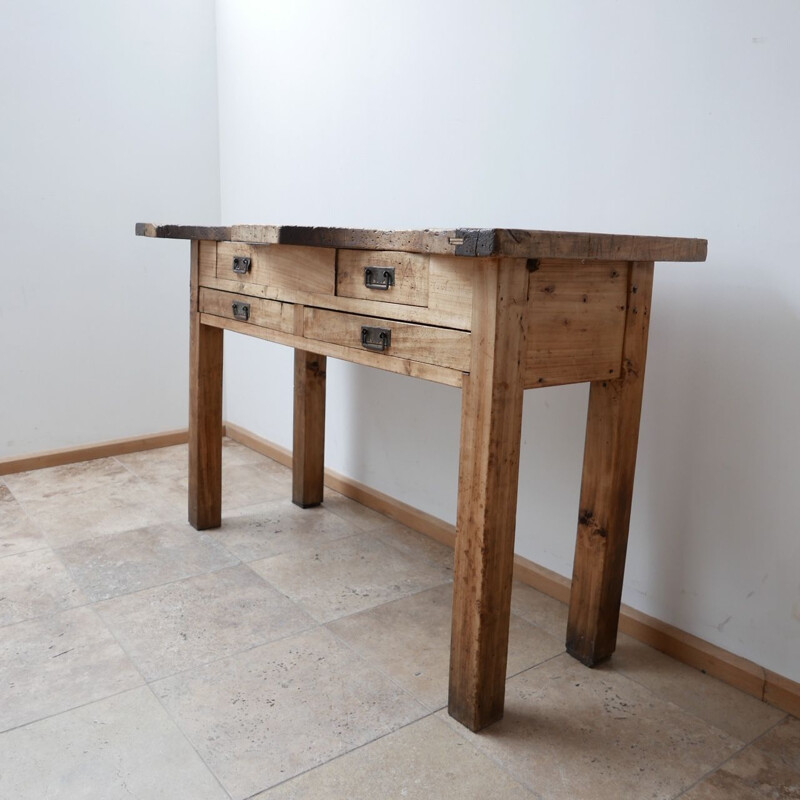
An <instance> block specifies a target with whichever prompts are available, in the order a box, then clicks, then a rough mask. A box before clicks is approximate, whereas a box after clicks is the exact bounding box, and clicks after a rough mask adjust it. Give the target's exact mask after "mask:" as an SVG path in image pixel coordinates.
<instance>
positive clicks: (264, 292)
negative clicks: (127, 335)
mask: <svg viewBox="0 0 800 800" xmlns="http://www.w3.org/2000/svg"><path fill="white" fill-rule="evenodd" d="M434 261H438V262H439V264H438V265H437V267H436V269H434V266H433V264H434ZM465 262H466V263H465ZM476 263H477V259H466V258H444V257H439V258H436V259H434V258H433V257H432V258H431V268H430V288H429V297H430V305H429V306H428V307H427V308H426V307H425V306H407V305H402V304H400V303H387V302H381V301H379V300H359V299H357V298H352V297H338V296H336V295H325V294H311V293H310V292H304V291H300V290H297V291H294V292H287V291H285V290H281V289H276V288H275V287H270V286H262V285H260V284H257V283H243V282H242V281H235V280H228V279H225V278H214V277H209V278H207V279H205V280H204V281H203V286H206V287H208V288H210V289H217V290H219V291H222V292H232V293H234V294H243V295H247V296H249V297H264V298H267V299H272V300H279V301H282V302H284V301H285V302H293V303H299V304H302V305H308V306H315V307H317V308H327V309H330V310H332V311H344V312H346V313H349V314H366V315H368V316H378V317H383V318H385V319H396V320H401V321H403V322H415V323H419V324H421V325H437V326H440V327H443V328H455V329H457V330H465V331H468V330H469V326H470V321H471V319H472V269H473V266H474V265H475V264H476Z"/></svg>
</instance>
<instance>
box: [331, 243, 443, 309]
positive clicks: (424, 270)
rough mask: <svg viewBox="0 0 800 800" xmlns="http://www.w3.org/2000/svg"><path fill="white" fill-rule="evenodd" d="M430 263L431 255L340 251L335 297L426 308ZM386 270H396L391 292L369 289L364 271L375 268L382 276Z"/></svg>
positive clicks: (386, 251)
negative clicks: (381, 271)
mask: <svg viewBox="0 0 800 800" xmlns="http://www.w3.org/2000/svg"><path fill="white" fill-rule="evenodd" d="M428 262H429V257H428V256H423V255H419V254H417V253H402V252H396V251H390V250H383V251H377V252H375V251H368V250H339V251H338V253H337V261H336V294H337V295H339V296H340V297H355V298H358V299H360V300H374V301H378V302H385V303H400V304H402V305H409V306H427V305H428ZM384 267H391V268H392V269H394V270H395V274H394V280H395V282H394V285H393V286H390V287H389V288H388V289H370V288H368V287H367V286H366V285H365V281H364V270H365V269H367V268H373V269H374V270H375V271H376V272H377V273H380V270H381V269H382V268H384Z"/></svg>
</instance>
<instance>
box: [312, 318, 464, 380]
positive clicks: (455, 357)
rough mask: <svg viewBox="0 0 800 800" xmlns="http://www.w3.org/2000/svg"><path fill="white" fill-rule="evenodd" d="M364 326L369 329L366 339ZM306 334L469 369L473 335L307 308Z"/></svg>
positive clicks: (404, 356)
mask: <svg viewBox="0 0 800 800" xmlns="http://www.w3.org/2000/svg"><path fill="white" fill-rule="evenodd" d="M364 329H367V333H366V337H367V341H366V342H365V341H364V337H365V333H364ZM381 333H385V334H387V335H386V336H381ZM303 336H304V337H305V338H306V339H314V340H317V341H321V342H330V343H331V344H338V345H342V346H344V347H352V348H355V349H358V350H372V351H378V352H381V353H382V355H383V356H385V357H386V358H402V359H406V360H408V361H420V362H423V363H426V364H436V365H437V366H440V367H448V368H450V369H457V370H461V371H462V372H468V371H469V358H470V344H469V336H470V335H469V333H467V332H466V331H458V330H451V329H449V328H434V327H430V326H428V325H415V324H412V323H408V322H397V321H396V320H387V319H378V318H376V317H366V316H360V315H357V314H345V313H342V312H339V311H328V310H327V309H322V308H306V309H305V310H304V317H303Z"/></svg>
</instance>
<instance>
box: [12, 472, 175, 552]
mask: <svg viewBox="0 0 800 800" xmlns="http://www.w3.org/2000/svg"><path fill="white" fill-rule="evenodd" d="M89 463H94V462H89ZM118 466H119V467H120V468H122V467H121V465H118ZM24 506H25V511H26V512H27V513H28V515H29V516H30V517H31V519H32V520H33V521H34V522H35V523H36V524H37V526H38V527H39V529H40V530H41V531H42V534H43V535H44V537H45V539H46V540H47V542H48V543H49V544H50V545H51V546H52V547H55V548H58V547H65V546H67V545H71V544H75V543H76V542H80V541H83V540H85V539H92V538H95V537H98V536H108V535H112V534H115V533H120V532H122V531H129V530H133V529H134V528H142V527H145V526H146V525H154V524H156V523H159V522H165V521H168V520H173V519H176V518H177V514H176V512H175V510H174V509H170V507H169V506H168V505H166V504H164V503H163V502H161V501H160V500H159V498H158V497H157V496H156V495H154V493H153V492H152V491H151V490H150V489H149V488H148V487H147V486H146V485H145V484H144V483H143V482H142V481H140V480H139V479H138V478H137V477H136V476H134V475H132V474H131V473H130V472H128V471H127V470H125V472H124V475H121V476H119V477H117V478H115V479H114V480H113V481H109V482H107V483H105V484H103V485H98V486H96V487H94V488H92V489H86V490H84V491H81V492H59V493H56V494H53V495H51V496H50V497H42V498H37V499H34V500H27V501H25V503H24Z"/></svg>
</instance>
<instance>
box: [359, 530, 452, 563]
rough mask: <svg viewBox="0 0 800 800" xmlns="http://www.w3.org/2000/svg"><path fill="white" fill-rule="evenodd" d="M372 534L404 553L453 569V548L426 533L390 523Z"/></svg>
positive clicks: (371, 531)
mask: <svg viewBox="0 0 800 800" xmlns="http://www.w3.org/2000/svg"><path fill="white" fill-rule="evenodd" d="M370 533H371V534H372V535H373V536H375V537H376V538H378V539H380V540H381V541H382V542H386V544H390V545H391V546H392V547H396V548H397V549H398V550H402V551H403V552H404V553H409V554H410V555H413V556H415V557H416V556H424V557H425V558H427V559H428V561H430V562H432V563H434V564H437V565H438V566H440V567H444V568H445V569H448V570H451V571H452V569H453V548H452V547H448V546H447V545H446V544H442V543H441V542H437V541H436V539H434V538H432V537H430V536H426V535H425V534H424V533H419V532H418V531H415V530H412V529H411V528H409V527H407V526H405V525H403V524H401V523H399V522H393V521H392V522H389V523H387V524H386V525H382V526H380V527H378V528H375V529H373V530H370Z"/></svg>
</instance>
